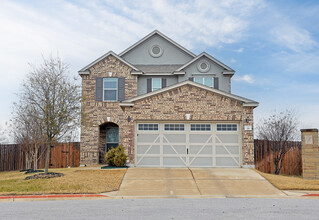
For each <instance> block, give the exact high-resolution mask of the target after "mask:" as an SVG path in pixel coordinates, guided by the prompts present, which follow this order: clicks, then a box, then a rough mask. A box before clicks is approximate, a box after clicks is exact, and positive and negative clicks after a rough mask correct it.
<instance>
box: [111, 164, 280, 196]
mask: <svg viewBox="0 0 319 220" xmlns="http://www.w3.org/2000/svg"><path fill="white" fill-rule="evenodd" d="M284 195H285V194H284V193H283V192H281V191H280V190H278V189H277V188H275V187H274V186H273V185H271V184H270V183H269V182H268V181H267V180H265V179H264V178H263V177H262V176H260V175H259V174H258V173H256V172H255V171H253V170H251V169H242V168H190V169H188V168H129V169H128V170H127V172H126V174H125V176H124V179H123V182H122V184H121V187H120V189H119V191H118V193H117V196H123V197H131V196H133V197H140V196H146V197H152V196H154V197H157V196H162V197H183V196H185V197H206V196H207V197H211V196H214V197H256V196H257V197H258V196H260V197H277V196H284Z"/></svg>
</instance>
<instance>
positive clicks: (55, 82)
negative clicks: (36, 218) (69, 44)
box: [14, 56, 81, 173]
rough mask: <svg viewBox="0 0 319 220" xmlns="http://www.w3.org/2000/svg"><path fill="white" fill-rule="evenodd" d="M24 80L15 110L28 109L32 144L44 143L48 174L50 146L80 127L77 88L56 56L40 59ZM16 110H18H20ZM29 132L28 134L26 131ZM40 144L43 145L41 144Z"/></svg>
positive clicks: (66, 67) (65, 66)
mask: <svg viewBox="0 0 319 220" xmlns="http://www.w3.org/2000/svg"><path fill="white" fill-rule="evenodd" d="M31 67H32V70H31V71H30V72H29V74H28V75H27V78H26V81H25V82H24V83H23V85H22V88H21V93H20V94H19V102H18V103H15V104H14V105H15V106H16V109H20V110H22V109H23V108H25V109H28V111H27V116H26V121H28V122H30V120H31V121H32V124H31V123H30V126H31V127H33V128H34V129H33V130H31V133H32V134H31V136H33V135H35V136H38V135H39V134H40V135H39V136H38V137H40V139H39V140H35V139H33V142H34V143H40V142H43V143H45V144H46V146H47V147H46V152H47V153H46V163H45V173H48V168H49V160H50V146H52V145H53V144H55V143H56V142H59V141H61V140H62V139H66V138H67V137H68V136H70V135H72V132H74V131H75V130H76V129H77V128H78V127H79V121H80V111H81V108H80V101H81V100H80V99H81V98H80V87H79V85H77V84H76V83H75V81H74V80H71V79H70V77H69V76H68V70H69V67H68V65H67V64H65V63H64V62H62V61H61V59H60V58H59V57H56V58H53V57H52V56H50V57H49V58H48V59H46V58H43V63H42V64H41V65H40V66H35V65H32V66H31ZM20 110H19V111H20ZM28 135H30V133H29V134H28ZM43 143H42V144H43Z"/></svg>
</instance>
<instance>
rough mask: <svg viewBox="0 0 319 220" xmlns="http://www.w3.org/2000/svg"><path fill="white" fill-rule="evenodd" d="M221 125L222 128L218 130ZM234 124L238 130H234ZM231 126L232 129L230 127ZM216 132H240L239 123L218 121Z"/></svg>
mask: <svg viewBox="0 0 319 220" xmlns="http://www.w3.org/2000/svg"><path fill="white" fill-rule="evenodd" d="M218 125H220V126H221V127H220V128H221V130H218V128H219V126H218ZM234 125H235V126H236V130H233V128H234ZM229 126H230V129H228V127H229ZM223 127H224V128H225V130H223ZM216 132H238V124H233V123H232V124H226V123H217V124H216Z"/></svg>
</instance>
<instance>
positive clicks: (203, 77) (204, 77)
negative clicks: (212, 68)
mask: <svg viewBox="0 0 319 220" xmlns="http://www.w3.org/2000/svg"><path fill="white" fill-rule="evenodd" d="M195 78H202V79H203V80H202V82H201V83H200V84H202V85H204V86H207V85H205V79H207V78H210V79H212V86H209V87H211V88H214V86H215V85H214V77H208V76H194V82H196V80H195Z"/></svg>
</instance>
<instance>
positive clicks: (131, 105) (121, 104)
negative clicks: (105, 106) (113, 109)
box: [119, 102, 134, 107]
mask: <svg viewBox="0 0 319 220" xmlns="http://www.w3.org/2000/svg"><path fill="white" fill-rule="evenodd" d="M119 105H120V106H123V107H133V106H134V103H132V102H129V103H127V102H120V104H119Z"/></svg>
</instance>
